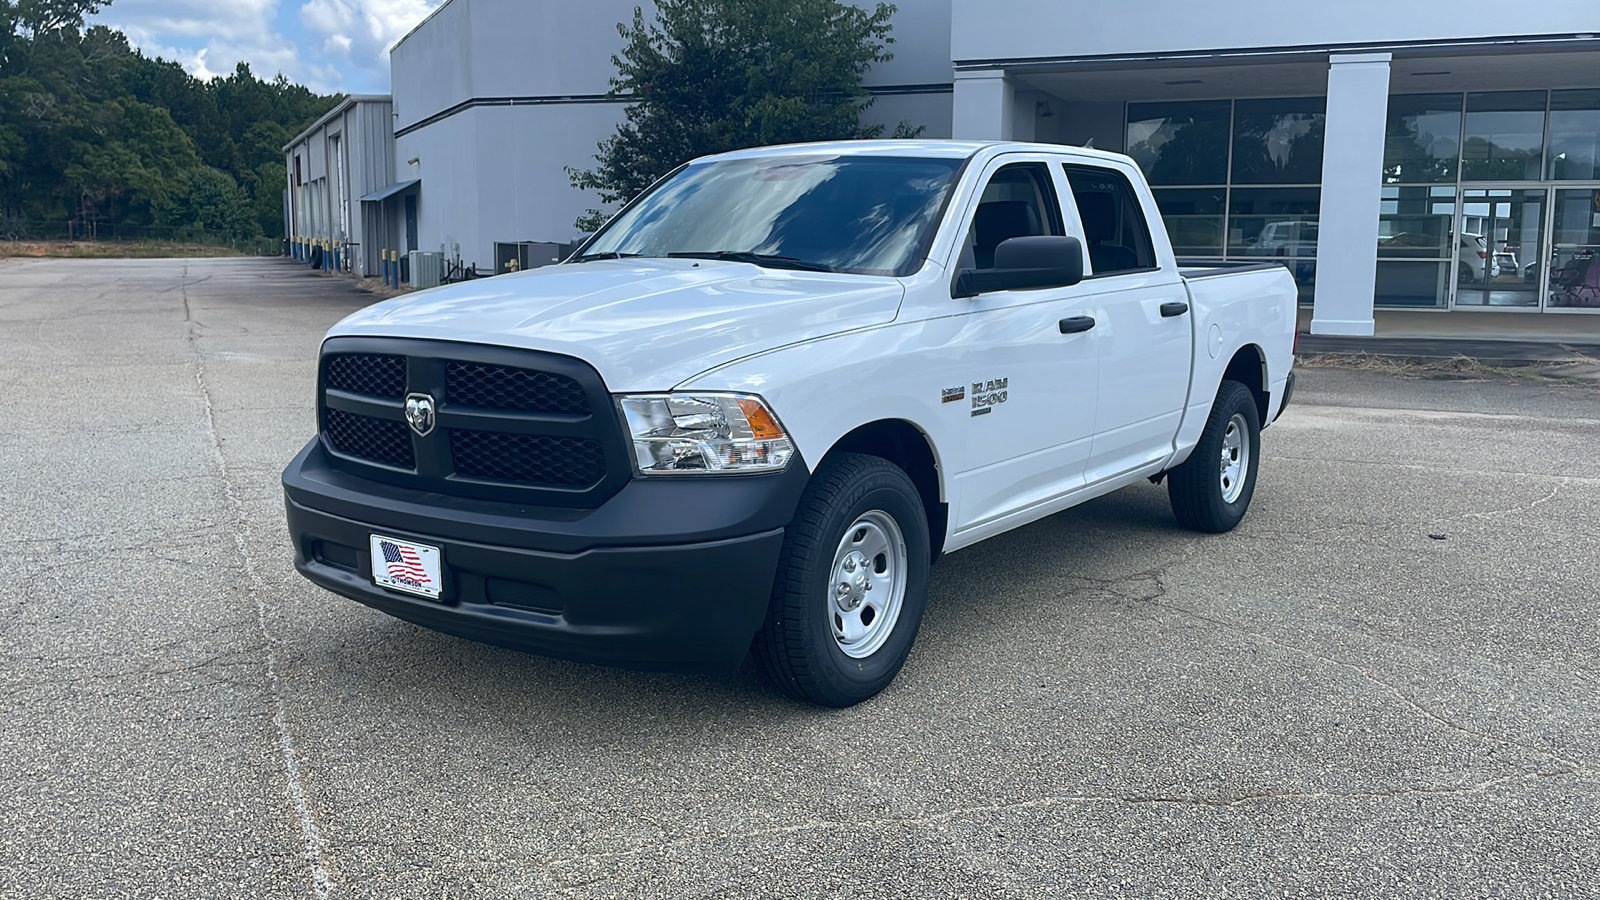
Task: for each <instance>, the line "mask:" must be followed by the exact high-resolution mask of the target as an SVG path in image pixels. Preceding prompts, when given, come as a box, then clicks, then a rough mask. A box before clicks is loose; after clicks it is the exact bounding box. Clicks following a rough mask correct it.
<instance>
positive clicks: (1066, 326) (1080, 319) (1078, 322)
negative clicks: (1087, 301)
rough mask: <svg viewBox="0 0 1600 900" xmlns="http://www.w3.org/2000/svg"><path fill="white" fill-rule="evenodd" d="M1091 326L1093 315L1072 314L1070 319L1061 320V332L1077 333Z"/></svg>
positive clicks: (1092, 324)
mask: <svg viewBox="0 0 1600 900" xmlns="http://www.w3.org/2000/svg"><path fill="white" fill-rule="evenodd" d="M1093 327H1094V316H1073V317H1072V318H1070V319H1062V320H1061V333H1062V334H1077V333H1078V332H1080V331H1088V330H1089V329H1091V328H1093Z"/></svg>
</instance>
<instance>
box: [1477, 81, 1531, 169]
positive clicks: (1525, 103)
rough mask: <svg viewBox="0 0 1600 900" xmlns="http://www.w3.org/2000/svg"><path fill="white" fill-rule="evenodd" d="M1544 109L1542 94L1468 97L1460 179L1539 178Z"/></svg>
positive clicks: (1488, 94) (1505, 93)
mask: <svg viewBox="0 0 1600 900" xmlns="http://www.w3.org/2000/svg"><path fill="white" fill-rule="evenodd" d="M1544 107H1545V92H1544V91H1495V92H1492V93H1485V94H1468V95H1467V114H1466V120H1465V125H1466V128H1465V137H1464V138H1463V140H1462V143H1461V180H1462V181H1521V180H1534V179H1537V178H1539V177H1540V170H1541V169H1542V168H1543V166H1542V165H1541V163H1542V161H1543V158H1544Z"/></svg>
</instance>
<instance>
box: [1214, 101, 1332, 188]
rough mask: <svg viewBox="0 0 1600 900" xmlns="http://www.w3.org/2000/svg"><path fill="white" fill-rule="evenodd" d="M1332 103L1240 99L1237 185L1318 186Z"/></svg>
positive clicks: (1235, 113)
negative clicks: (1328, 111) (1329, 109)
mask: <svg viewBox="0 0 1600 900" xmlns="http://www.w3.org/2000/svg"><path fill="white" fill-rule="evenodd" d="M1326 106H1327V103H1326V101H1325V100H1323V98H1321V97H1306V98H1300V99H1293V100H1240V101H1238V102H1237V103H1235V104H1234V110H1233V183H1234V184H1317V183H1319V182H1321V181H1322V140H1323V135H1324V132H1325V126H1326V119H1327V116H1326V115H1325V114H1324V113H1325V109H1326Z"/></svg>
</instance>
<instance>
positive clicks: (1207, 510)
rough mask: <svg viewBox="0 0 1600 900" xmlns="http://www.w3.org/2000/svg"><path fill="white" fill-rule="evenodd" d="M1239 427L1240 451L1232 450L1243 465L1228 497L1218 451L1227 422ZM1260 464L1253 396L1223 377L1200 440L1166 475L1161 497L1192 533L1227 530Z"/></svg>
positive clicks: (1245, 503)
mask: <svg viewBox="0 0 1600 900" xmlns="http://www.w3.org/2000/svg"><path fill="white" fill-rule="evenodd" d="M1235 417H1238V419H1235ZM1230 423H1233V424H1234V425H1235V427H1238V426H1239V425H1240V424H1241V423H1242V425H1243V433H1244V436H1245V437H1246V438H1247V442H1246V446H1245V447H1244V448H1241V449H1243V450H1244V451H1245V452H1243V453H1239V452H1237V451H1236V452H1235V453H1234V458H1235V459H1238V458H1240V457H1243V458H1244V460H1245V469H1244V472H1243V473H1242V477H1240V478H1238V479H1237V480H1238V481H1239V482H1240V486H1239V489H1238V490H1237V492H1236V494H1235V496H1234V497H1233V498H1232V499H1231V500H1230V499H1229V498H1228V494H1229V493H1230V490H1231V483H1229V484H1228V485H1227V486H1225V482H1224V477H1223V476H1224V469H1223V465H1222V452H1223V446H1224V442H1225V441H1226V440H1227V437H1228V427H1229V424H1230ZM1260 465H1261V412H1260V410H1258V409H1257V408H1256V398H1255V395H1254V394H1252V393H1251V392H1250V389H1249V388H1247V387H1245V386H1244V385H1242V384H1240V383H1239V382H1237V381H1224V382H1223V383H1222V386H1221V387H1220V388H1218V389H1217V399H1216V402H1214V403H1212V404H1211V415H1210V417H1209V418H1207V419H1206V428H1205V431H1203V432H1202V433H1201V434H1200V442H1199V443H1198V444H1196V445H1195V448H1194V452H1193V453H1191V454H1189V458H1188V460H1186V461H1185V462H1184V463H1183V465H1181V466H1179V467H1177V468H1176V469H1173V470H1172V471H1171V472H1170V473H1169V474H1168V476H1167V496H1168V497H1169V498H1170V499H1171V500H1172V512H1173V514H1174V515H1176V516H1177V517H1178V524H1179V525H1182V526H1183V527H1185V528H1189V529H1192V530H1194V531H1208V532H1211V533H1213V534H1220V533H1222V532H1224V531H1232V530H1233V527H1234V526H1235V525H1238V524H1239V520H1240V519H1243V518H1244V514H1245V510H1247V509H1249V508H1250V498H1251V497H1252V496H1253V495H1254V494H1255V492H1256V471H1257V470H1258V469H1259V468H1260Z"/></svg>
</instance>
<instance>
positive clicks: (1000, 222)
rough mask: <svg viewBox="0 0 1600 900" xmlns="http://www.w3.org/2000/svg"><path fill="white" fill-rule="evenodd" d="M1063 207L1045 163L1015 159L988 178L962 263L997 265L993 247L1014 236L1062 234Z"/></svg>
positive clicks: (984, 266)
mask: <svg viewBox="0 0 1600 900" xmlns="http://www.w3.org/2000/svg"><path fill="white" fill-rule="evenodd" d="M1064 233H1065V232H1064V231H1063V230H1062V228H1061V208H1060V206H1058V205H1057V202H1056V192H1055V188H1053V187H1052V186H1051V184H1050V170H1049V169H1048V168H1047V167H1046V166H1045V165H1044V163H1012V164H1011V165H1009V166H1004V167H1002V168H1001V169H999V170H998V171H996V172H995V173H994V175H993V176H991V177H990V178H989V183H988V184H986V185H984V188H983V194H982V195H981V196H980V197H979V198H978V207H977V209H976V210H975V211H974V212H973V214H972V224H971V225H970V226H969V227H968V228H967V239H966V243H965V244H964V245H963V246H962V249H961V261H960V263H959V265H960V266H961V268H964V269H992V268H994V249H995V248H996V247H998V246H1000V242H1001V241H1004V240H1009V239H1011V238H1014V237H1032V236H1035V235H1047V234H1053V235H1060V234H1064Z"/></svg>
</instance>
